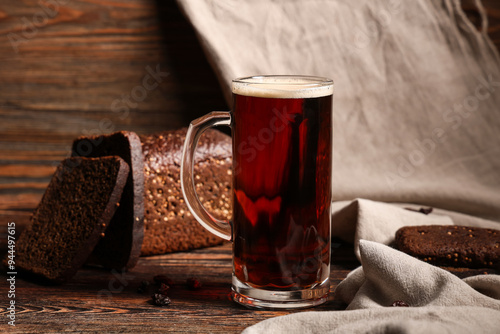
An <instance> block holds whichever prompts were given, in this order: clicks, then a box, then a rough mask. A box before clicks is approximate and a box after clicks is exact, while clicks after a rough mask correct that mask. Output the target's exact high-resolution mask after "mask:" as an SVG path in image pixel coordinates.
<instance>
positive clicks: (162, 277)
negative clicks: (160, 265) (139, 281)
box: [153, 275, 174, 286]
mask: <svg viewBox="0 0 500 334" xmlns="http://www.w3.org/2000/svg"><path fill="white" fill-rule="evenodd" d="M153 280H154V281H155V283H156V284H158V285H160V284H162V283H163V284H166V285H168V286H172V285H174V281H172V280H171V279H170V278H168V277H167V276H165V275H156V276H155V277H153Z"/></svg>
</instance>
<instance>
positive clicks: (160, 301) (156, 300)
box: [151, 293, 172, 306]
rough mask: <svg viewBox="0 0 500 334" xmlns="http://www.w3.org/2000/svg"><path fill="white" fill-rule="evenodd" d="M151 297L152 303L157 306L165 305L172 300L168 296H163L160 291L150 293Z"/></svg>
mask: <svg viewBox="0 0 500 334" xmlns="http://www.w3.org/2000/svg"><path fill="white" fill-rule="evenodd" d="M151 299H153V304H155V305H157V306H167V305H168V304H170V303H171V302H172V301H171V300H170V298H168V296H165V295H163V294H161V293H154V294H152V295H151Z"/></svg>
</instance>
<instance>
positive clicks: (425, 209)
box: [405, 207, 433, 215]
mask: <svg viewBox="0 0 500 334" xmlns="http://www.w3.org/2000/svg"><path fill="white" fill-rule="evenodd" d="M405 209H406V210H408V211H414V212H420V213H423V214H424V215H428V214H429V213H431V212H432V210H433V209H432V208H431V207H427V208H420V209H418V210H416V209H412V208H405Z"/></svg>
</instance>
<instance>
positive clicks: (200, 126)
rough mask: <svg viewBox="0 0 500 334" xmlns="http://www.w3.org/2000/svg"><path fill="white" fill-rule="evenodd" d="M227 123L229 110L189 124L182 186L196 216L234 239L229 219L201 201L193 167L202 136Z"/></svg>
mask: <svg viewBox="0 0 500 334" xmlns="http://www.w3.org/2000/svg"><path fill="white" fill-rule="evenodd" d="M217 125H227V126H229V127H231V114H230V112H229V111H212V112H211V113H209V114H206V115H205V116H202V117H200V118H197V119H195V120H194V121H192V122H191V124H189V129H188V131H187V134H186V140H185V141H184V148H183V150H182V161H181V188H182V194H183V195H184V200H185V201H186V204H187V206H188V208H189V210H190V211H191V213H192V214H193V216H194V218H196V220H197V221H198V222H199V223H200V224H201V225H202V226H203V227H204V228H206V229H207V230H209V231H210V232H212V233H213V234H215V235H216V236H218V237H221V238H222V239H225V240H231V239H232V227H231V223H230V222H229V221H225V220H220V219H217V218H215V217H214V216H212V215H211V214H210V213H209V212H208V211H207V210H206V209H205V207H204V206H203V204H202V203H201V202H200V199H199V198H198V195H197V194H196V190H195V185H194V178H193V169H194V152H195V150H196V145H197V144H198V140H199V139H200V136H201V135H202V134H203V132H205V130H207V129H208V128H210V127H212V126H217Z"/></svg>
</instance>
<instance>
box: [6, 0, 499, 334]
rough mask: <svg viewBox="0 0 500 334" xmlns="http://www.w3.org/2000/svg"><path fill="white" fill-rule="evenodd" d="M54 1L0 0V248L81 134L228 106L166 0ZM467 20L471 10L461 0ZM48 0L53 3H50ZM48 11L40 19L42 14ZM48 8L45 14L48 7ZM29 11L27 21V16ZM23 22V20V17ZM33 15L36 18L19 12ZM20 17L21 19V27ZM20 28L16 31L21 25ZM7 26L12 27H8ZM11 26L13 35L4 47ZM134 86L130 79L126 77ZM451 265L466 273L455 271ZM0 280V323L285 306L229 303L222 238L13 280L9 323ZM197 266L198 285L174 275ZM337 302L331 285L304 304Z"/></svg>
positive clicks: (340, 272)
mask: <svg viewBox="0 0 500 334" xmlns="http://www.w3.org/2000/svg"><path fill="white" fill-rule="evenodd" d="M59 3H65V4H64V5H60V6H59V8H57V10H55V12H56V13H52V12H51V11H50V9H47V8H46V9H43V8H42V7H41V6H40V4H39V1H38V0H23V1H9V0H0V255H1V256H2V257H3V255H4V254H5V250H6V226H7V223H8V222H15V223H16V233H17V234H18V235H19V233H21V232H22V230H23V229H24V228H26V226H28V225H29V217H30V214H31V212H32V210H33V209H34V208H35V207H36V205H37V204H38V202H39V200H40V198H41V196H42V194H43V192H44V190H45V187H46V186H47V184H48V182H49V180H50V177H51V175H52V173H53V172H54V170H55V166H56V165H57V164H58V163H59V161H60V160H61V159H62V158H64V157H65V156H67V155H68V154H69V149H70V145H71V142H72V140H73V139H74V138H76V137H78V136H80V135H87V134H98V133H106V132H111V131H112V130H132V131H136V132H138V133H151V132H156V131H160V130H167V129H173V128H177V127H180V126H186V125H187V124H188V123H189V121H190V120H192V119H194V118H196V117H198V116H200V115H202V114H205V113H206V112H208V111H210V110H217V109H221V110H224V109H227V105H226V103H225V101H224V99H223V96H222V93H221V90H220V86H219V84H218V82H217V80H216V77H215V75H214V73H213V71H212V69H211V68H210V66H209V64H208V62H207V60H206V59H205V57H204V54H203V51H202V49H201V47H200V45H199V43H198V41H197V37H196V35H195V32H194V30H193V28H192V27H191V25H190V24H189V22H188V21H187V20H186V19H185V18H184V17H183V15H182V13H181V12H180V10H179V8H178V6H177V5H176V3H175V2H174V1H172V0H170V1H161V0H157V1H154V0H103V1H97V0H78V1H77V0H65V1H62V0H61V1H59ZM483 3H484V5H485V7H486V9H487V14H488V19H489V29H488V34H489V36H490V37H491V39H492V40H493V42H494V44H495V46H496V47H497V49H498V48H499V47H500V2H499V1H495V0H486V1H483ZM463 7H464V10H465V12H466V14H467V15H468V17H469V18H470V19H471V21H472V22H473V23H474V24H476V26H479V16H478V14H477V10H476V9H475V7H474V6H473V5H472V2H471V1H463ZM52 9H55V8H52ZM43 13H45V14H46V15H47V20H45V19H44V18H43V15H44V14H43ZM50 13H52V14H53V15H52V14H51V15H49V14H50ZM37 20H38V21H37ZM26 22H28V23H26ZM34 23H36V25H37V26H36V27H35V28H36V29H35V30H29V29H28V30H26V28H25V27H26V24H28V25H29V24H34ZM23 29H25V30H23ZM23 33H24V34H23ZM16 36H17V37H16ZM9 37H10V38H11V39H12V38H23V42H21V43H19V44H18V45H17V47H13V44H12V43H11V40H9ZM157 66H158V67H159V69H160V71H162V72H166V73H168V75H165V76H164V77H163V78H162V81H161V82H160V83H159V84H158V86H157V87H156V88H154V89H152V90H147V91H146V92H147V96H145V97H144V98H143V99H142V100H141V101H138V100H137V101H132V102H134V104H133V106H130V107H128V111H127V113H125V112H123V111H116V108H113V103H114V101H115V100H117V99H118V100H120V99H121V98H122V96H123V95H130V94H132V93H133V91H134V89H136V91H138V90H140V87H141V86H142V85H143V79H144V77H145V76H146V75H148V69H147V68H148V67H150V68H152V69H156V67H157ZM137 86H139V88H136V87H137ZM358 265H359V263H358V262H357V261H356V260H355V258H354V255H353V252H352V246H350V245H346V244H342V245H340V246H339V247H338V248H335V252H334V255H333V266H332V291H333V290H334V289H335V287H336V285H337V284H338V283H339V282H340V281H341V280H342V279H343V278H345V276H346V275H347V273H348V272H349V271H351V270H352V269H353V268H355V267H357V266H358ZM456 273H457V275H459V276H462V277H463V276H467V275H470V274H473V272H469V271H467V270H465V271H464V270H461V271H460V270H458V271H456ZM156 274H167V275H169V276H171V277H172V278H173V279H174V280H175V281H176V282H177V284H176V285H175V286H174V287H173V288H172V292H171V297H172V300H173V301H172V304H171V305H170V306H169V307H166V308H158V307H156V306H153V305H151V304H150V302H149V293H150V292H152V291H153V290H154V288H153V287H151V289H150V291H149V292H148V293H144V294H139V293H137V287H138V286H139V285H140V282H141V281H144V280H147V281H151V280H152V277H153V276H154V275H156ZM1 275H2V276H0V277H1V278H2V279H1V280H0V296H1V297H0V316H1V319H2V320H1V321H0V332H6V331H10V332H19V333H38V332H43V333H59V332H66V331H73V332H131V333H136V332H169V331H174V332H190V333H196V332H199V333H210V332H214V333H216V332H224V333H232V332H234V333H236V332H239V331H241V330H242V329H244V328H245V327H247V326H249V325H252V324H254V323H257V322H259V321H261V320H264V319H267V318H270V317H274V316H278V315H283V314H288V313H290V312H285V311H280V312H274V311H255V310H247V309H245V308H243V307H240V306H238V305H236V304H234V303H233V302H231V301H230V300H229V298H228V293H229V286H230V280H231V255H230V246H229V245H224V246H221V247H215V248H208V249H204V250H196V251H192V252H186V253H176V254H169V255H162V256H155V257H148V258H141V259H140V261H139V263H138V265H137V266H136V267H135V268H134V269H133V270H132V271H130V272H129V273H127V274H125V275H124V276H121V275H118V276H119V279H118V278H117V277H116V275H117V274H116V273H115V274H114V273H112V272H110V271H105V270H101V269H97V268H84V269H82V270H80V271H79V272H78V273H77V275H76V276H75V277H74V279H73V280H72V281H71V282H69V283H68V284H66V285H63V286H40V285H37V284H34V283H32V282H29V281H26V280H23V279H21V278H20V277H18V278H17V280H16V303H17V306H18V308H17V312H16V316H17V318H16V324H17V326H16V327H15V328H8V327H7V325H6V317H5V315H6V301H7V298H6V292H7V289H8V288H7V282H6V280H5V276H3V275H5V271H3V270H2V274H1ZM190 276H197V277H199V278H200V279H201V280H202V282H203V288H202V289H201V290H199V291H190V290H188V289H187V288H186V287H185V285H184V282H185V280H186V278H188V277H190ZM344 307H345V305H343V304H342V302H341V301H339V300H338V299H336V298H335V295H334V294H332V296H331V300H330V301H329V303H328V304H326V305H324V306H321V307H319V308H317V309H315V310H338V309H342V308H344Z"/></svg>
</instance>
